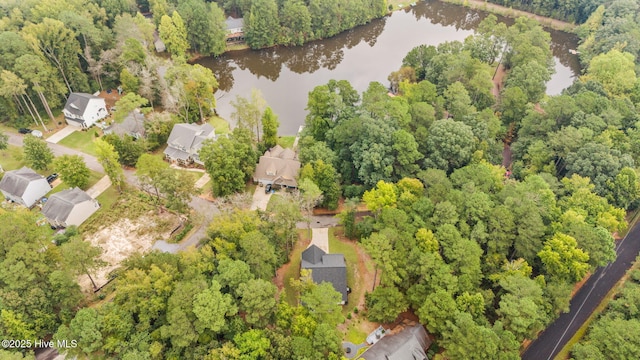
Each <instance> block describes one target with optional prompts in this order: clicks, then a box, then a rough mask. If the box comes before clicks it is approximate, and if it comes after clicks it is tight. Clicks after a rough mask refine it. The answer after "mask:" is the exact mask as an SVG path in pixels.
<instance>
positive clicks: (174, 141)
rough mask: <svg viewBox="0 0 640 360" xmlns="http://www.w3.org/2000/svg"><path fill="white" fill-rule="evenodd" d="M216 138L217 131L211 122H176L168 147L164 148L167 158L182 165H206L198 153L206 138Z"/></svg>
mask: <svg viewBox="0 0 640 360" xmlns="http://www.w3.org/2000/svg"><path fill="white" fill-rule="evenodd" d="M208 139H211V140H216V132H215V130H214V128H213V126H211V125H209V124H206V123H205V124H202V125H197V124H186V123H183V124H176V125H174V126H173V129H172V130H171V134H170V135H169V140H167V148H166V149H165V150H164V157H165V159H167V160H169V161H170V162H174V163H178V164H180V165H189V164H192V163H196V164H200V165H204V162H202V161H201V160H200V157H199V155H198V153H199V152H200V149H201V148H202V143H203V142H204V141H205V140H208Z"/></svg>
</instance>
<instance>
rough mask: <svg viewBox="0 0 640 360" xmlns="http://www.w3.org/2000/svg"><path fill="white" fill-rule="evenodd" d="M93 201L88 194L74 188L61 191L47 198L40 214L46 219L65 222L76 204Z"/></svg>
mask: <svg viewBox="0 0 640 360" xmlns="http://www.w3.org/2000/svg"><path fill="white" fill-rule="evenodd" d="M90 200H93V199H92V198H91V196H89V194H87V193H86V192H84V191H82V190H80V189H79V188H77V187H75V188H73V189H66V190H62V191H60V192H58V193H55V194H53V195H51V197H49V199H48V200H47V202H46V203H45V204H44V207H43V208H42V214H44V216H46V217H47V218H48V219H51V220H56V221H58V222H65V221H66V220H67V218H68V217H69V214H71V211H72V210H73V208H74V207H75V206H76V205H77V204H81V203H83V202H85V201H90Z"/></svg>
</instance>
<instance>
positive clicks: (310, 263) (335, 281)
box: [300, 245, 348, 305]
mask: <svg viewBox="0 0 640 360" xmlns="http://www.w3.org/2000/svg"><path fill="white" fill-rule="evenodd" d="M300 268H301V269H308V270H311V278H312V279H313V282H314V283H316V284H320V283H322V282H329V283H331V285H333V288H334V289H336V291H337V292H339V293H340V294H342V303H341V305H344V304H346V303H347V295H348V290H347V264H346V262H345V261H344V255H342V254H327V253H326V252H324V251H323V250H322V249H320V248H319V247H317V246H315V245H311V246H309V247H308V248H307V249H306V250H305V251H303V252H302V261H301V263H300Z"/></svg>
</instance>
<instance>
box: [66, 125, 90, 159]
mask: <svg viewBox="0 0 640 360" xmlns="http://www.w3.org/2000/svg"><path fill="white" fill-rule="evenodd" d="M97 133H98V128H97V127H92V128H91V129H89V130H88V131H74V132H73V133H72V134H71V135H69V136H67V137H66V138H64V139H62V140H60V142H59V144H60V145H64V146H66V147H69V148H72V149H76V150H80V151H82V152H84V153H87V154H90V155H93V156H96V155H97V154H96V145H95V144H94V142H93V140H94V139H96V134H97Z"/></svg>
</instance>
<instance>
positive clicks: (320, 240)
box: [309, 227, 329, 254]
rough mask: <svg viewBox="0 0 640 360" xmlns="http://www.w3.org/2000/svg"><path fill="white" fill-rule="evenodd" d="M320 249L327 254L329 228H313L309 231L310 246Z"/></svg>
mask: <svg viewBox="0 0 640 360" xmlns="http://www.w3.org/2000/svg"><path fill="white" fill-rule="evenodd" d="M311 245H315V246H317V247H319V248H320V249H322V251H324V252H326V253H327V254H329V228H326V227H325V228H313V229H311V244H309V246H311Z"/></svg>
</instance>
